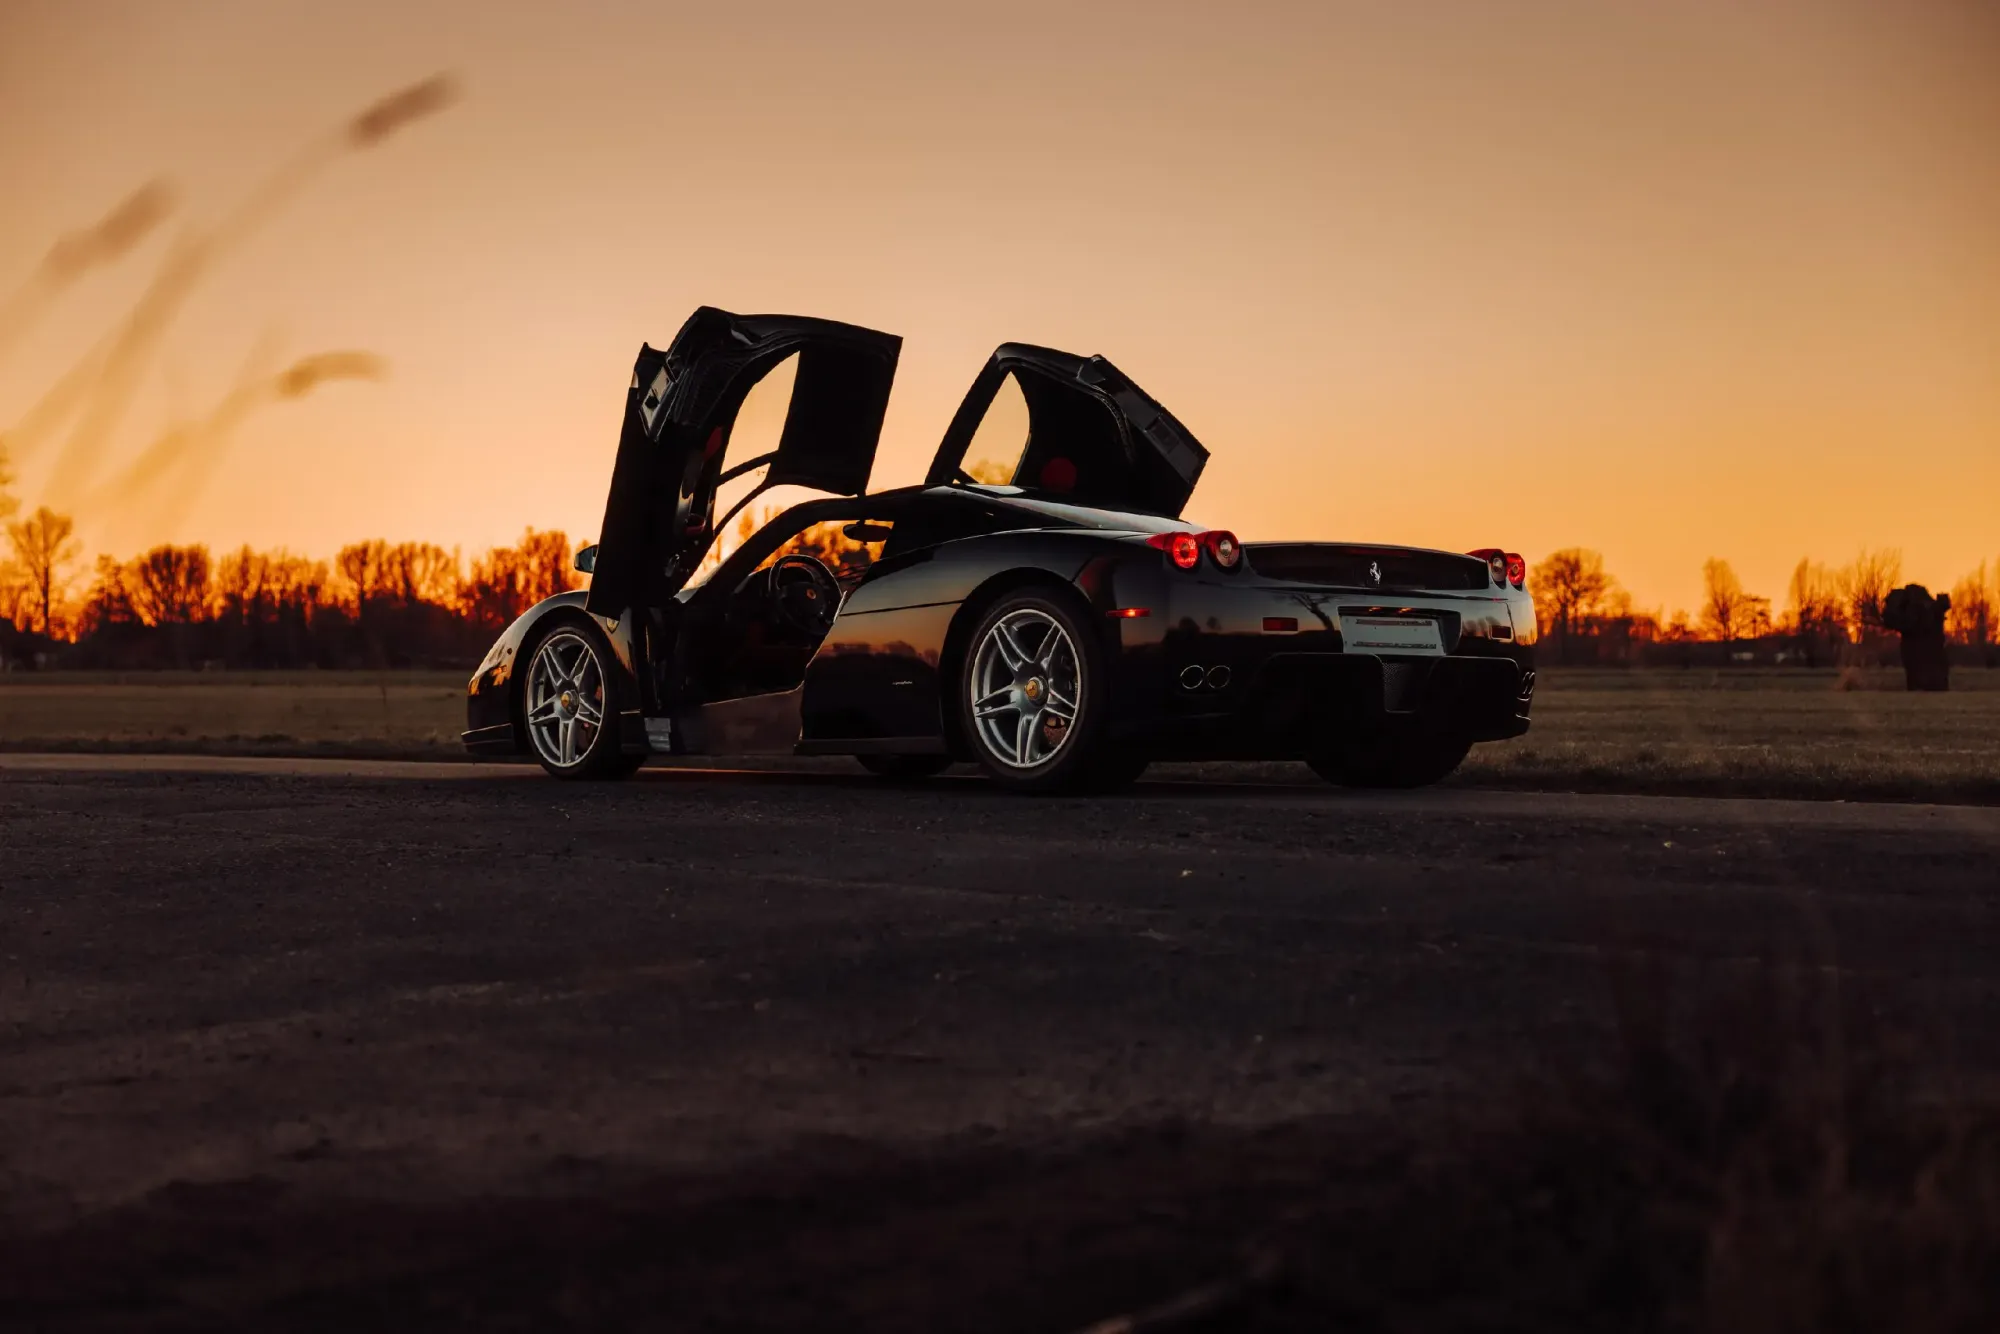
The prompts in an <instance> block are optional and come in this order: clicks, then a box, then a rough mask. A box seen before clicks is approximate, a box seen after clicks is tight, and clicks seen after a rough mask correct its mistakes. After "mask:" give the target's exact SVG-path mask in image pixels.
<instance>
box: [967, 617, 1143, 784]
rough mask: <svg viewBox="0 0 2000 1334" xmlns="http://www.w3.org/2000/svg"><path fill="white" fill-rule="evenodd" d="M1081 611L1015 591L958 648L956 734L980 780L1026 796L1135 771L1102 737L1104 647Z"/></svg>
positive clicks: (1122, 778)
mask: <svg viewBox="0 0 2000 1334" xmlns="http://www.w3.org/2000/svg"><path fill="white" fill-rule="evenodd" d="M1090 624H1091V622H1090V620H1089V613H1088V611H1087V610H1086V609H1084V608H1083V607H1082V606H1081V605H1080V604H1079V603H1078V601H1077V599H1075V598H1073V597H1066V596H1063V595H1062V594H1061V593H1059V592H1056V591H1054V590H1043V589H1040V588H1032V589H1022V590H1020V591H1018V592H1015V593H1011V594H1008V595H1005V596H1003V597H1001V598H1000V599H999V600H998V601H997V602H995V603H994V604H993V605H992V606H990V607H988V608H987V609H986V612H985V614H984V616H983V617H982V618H981V619H980V621H979V623H978V625H977V627H976V628H975V629H974V630H973V632H972V636H971V638H970V639H969V640H967V641H966V643H967V647H966V654H965V658H964V663H965V666H964V670H963V674H962V675H961V677H960V694H959V699H960V702H961V705H962V709H963V713H962V718H963V721H964V733H963V735H964V737H965V739H966V740H967V741H968V742H969V743H970V744H971V748H972V752H973V756H974V758H976V759H977V760H978V761H979V764H980V767H981V768H983V769H985V770H986V772H987V774H988V775H990V776H991V777H993V778H995V779H998V780H999V781H1000V782H1002V783H1004V784H1006V785H1007V786H1009V787H1014V788H1021V789H1024V790H1030V791H1054V790H1058V789H1069V790H1075V789H1077V788H1083V787H1102V786H1107V785H1110V786H1115V785H1117V784H1119V783H1122V782H1130V781H1131V779H1132V778H1133V777H1135V776H1136V775H1137V774H1138V771H1139V769H1140V768H1142V767H1144V766H1143V764H1139V765H1133V764H1130V763H1127V762H1126V761H1127V758H1128V757H1126V756H1124V755H1122V754H1120V753H1118V752H1115V751H1113V750H1112V749H1111V748H1110V747H1108V746H1107V745H1106V744H1105V742H1104V740H1103V738H1102V736H1101V735H1100V734H1101V733H1102V731H1103V719H1102V715H1103V713H1104V706H1103V703H1102V701H1103V699H1104V688H1105V682H1104V679H1103V678H1104V672H1103V665H1102V664H1103V661H1104V658H1103V649H1102V647H1101V646H1100V645H1099V644H1098V642H1097V641H1096V640H1095V639H1093V638H1092V637H1091V636H1090V633H1089V628H1090Z"/></svg>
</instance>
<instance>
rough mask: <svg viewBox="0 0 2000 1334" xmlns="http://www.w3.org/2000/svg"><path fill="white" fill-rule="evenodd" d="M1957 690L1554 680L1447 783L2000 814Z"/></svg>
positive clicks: (448, 682)
mask: <svg viewBox="0 0 2000 1334" xmlns="http://www.w3.org/2000/svg"><path fill="white" fill-rule="evenodd" d="M1952 684H1953V689H1952V691H1951V693H1949V694H1944V695H1912V694H1907V693H1905V692H1904V691H1903V690H1902V689H1901V688H1900V687H1901V674H1900V673H1898V672H1891V671H1879V672H1869V673H1864V674H1861V675H1858V676H1857V675H1854V674H1852V673H1850V674H1847V675H1845V676H1843V675H1842V674H1841V673H1838V672H1835V671H1832V670H1826V671H1811V670H1804V669H1782V668H1779V669H1758V668H1742V669H1731V670H1723V671H1715V670H1701V671H1692V670H1691V671H1675V670H1653V671H1623V670H1616V669H1569V670H1564V669H1553V670H1550V671H1547V672H1545V673H1544V674H1543V677H1542V688H1541V692H1540V694H1539V696H1538V698H1537V700H1536V703H1535V719H1536V721H1535V728H1534V731H1533V732H1532V733H1530V734H1529V735H1528V736H1527V737H1525V738H1523V739H1522V740H1519V741H1514V742H1507V743H1502V744H1496V745H1490V746H1481V747H1479V748H1477V749H1476V750H1475V751H1474V752H1473V755H1472V758H1471V759H1470V760H1469V761H1467V763H1466V765H1465V767H1464V768H1463V769H1462V770H1461V771H1460V773H1459V775H1458V777H1456V778H1455V779H1454V780H1453V781H1454V782H1460V783H1467V784H1476V785H1481V786H1506V787H1523V788H1557V789H1577V790H1586V791H1626V792H1687V793H1740V794H1743V795H1759V796H1803V797H1824V798H1853V799H1868V800H1905V801H1908V800H1920V801H1921V800H1928V801H1978V802H2000V671H1995V670H1981V669H1972V668H1960V669H1958V670H1957V671H1955V672H1954V673H1953V677H1952ZM464 698H465V677H464V674H462V673H457V672H232V673H223V672H178V673H175V672H166V673H119V674H105V673H69V674H56V673H49V674H42V675H35V674H29V673H17V674H11V675H8V676H4V677H0V749H6V750H14V751H46V750H151V751H205V752H220V753H237V754H260V753H261V754H307V755H315V754H318V755H379V756H412V757H419V756H424V757H449V756H455V755H457V754H459V753H460V752H459V749H458V734H459V732H460V730H461V729H462V728H463V727H464V725H465V723H464ZM1167 771H1168V772H1182V773H1188V774H1204V775H1206V774H1213V775H1216V776H1221V775H1223V774H1225V773H1226V774H1244V775H1245V776H1248V772H1250V771H1246V770H1245V768H1244V767H1243V766H1228V767H1225V766H1170V767H1168V768H1167ZM1254 772H1257V773H1260V774H1261V775H1262V776H1266V777H1277V776H1281V775H1282V776H1288V777H1296V776H1297V775H1298V774H1299V773H1300V772H1301V771H1300V770H1298V768H1297V766H1256V767H1255V769H1254Z"/></svg>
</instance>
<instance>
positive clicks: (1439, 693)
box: [1113, 653, 1534, 759]
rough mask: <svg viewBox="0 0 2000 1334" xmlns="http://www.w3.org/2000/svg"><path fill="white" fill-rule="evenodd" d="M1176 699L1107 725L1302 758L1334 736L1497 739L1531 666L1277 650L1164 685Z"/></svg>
mask: <svg viewBox="0 0 2000 1334" xmlns="http://www.w3.org/2000/svg"><path fill="white" fill-rule="evenodd" d="M1169 689H1170V690H1171V691H1176V692H1179V693H1180V694H1182V695H1183V698H1181V699H1178V700H1175V699H1172V698H1171V696H1170V698H1169V703H1168V707H1165V708H1163V709H1161V710H1160V711H1159V712H1158V713H1157V714H1155V715H1153V716H1152V717H1147V718H1140V717H1129V716H1128V717H1127V718H1124V719H1122V720H1120V721H1119V722H1118V723H1117V724H1115V725H1114V727H1113V734H1114V735H1115V736H1117V737H1118V738H1119V739H1120V740H1122V741H1125V742H1127V743H1129V744H1133V745H1136V746H1137V747H1138V748H1139V749H1141V750H1144V751H1145V752H1147V753H1148V754H1150V755H1153V756H1154V757H1155V758H1158V759H1303V758H1304V757H1305V756H1306V755H1307V754H1308V753H1310V752H1311V751H1312V750H1314V749H1315V748H1316V747H1322V746H1325V745H1326V744H1328V743H1330V742H1332V741H1335V740H1337V739H1340V738H1352V737H1359V736H1374V735H1380V734H1383V733H1400V734H1403V735H1409V736H1417V735H1430V736H1444V737H1452V738H1456V739H1460V740H1465V741H1500V740H1505V739H1506V738H1509V737H1517V736H1521V735H1522V734H1524V733H1525V732H1527V730H1528V727H1529V725H1530V723H1529V716H1528V710H1529V706H1530V704H1531V703H1532V699H1533V691H1534V682H1533V672H1532V671H1528V672H1524V671H1523V670H1522V669H1521V668H1520V666H1519V665H1518V664H1516V663H1515V662H1514V661H1512V660H1511V659H1508V658H1502V657H1451V658H1385V657H1375V656H1372V655H1368V654H1359V653H1355V654H1337V653H1336V654H1326V653H1280V654H1273V655H1271V656H1270V657H1268V658H1266V659H1265V660H1264V661H1263V662H1261V663H1259V664H1257V665H1256V666H1255V668H1254V670H1253V671H1252V672H1251V674H1250V676H1249V677H1248V679H1247V680H1246V679H1244V678H1241V677H1239V676H1237V675H1236V674H1235V673H1234V672H1232V673H1230V676H1229V680H1228V683H1227V684H1226V685H1224V686H1221V687H1219V688H1218V687H1213V686H1209V685H1207V684H1205V683H1204V684H1203V685H1201V686H1199V687H1196V688H1194V689H1186V688H1184V687H1182V686H1181V685H1180V683H1179V682H1178V681H1177V680H1176V681H1174V682H1173V683H1171V685H1170V686H1169Z"/></svg>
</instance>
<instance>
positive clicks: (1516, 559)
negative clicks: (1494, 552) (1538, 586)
mask: <svg viewBox="0 0 2000 1334" xmlns="http://www.w3.org/2000/svg"><path fill="white" fill-rule="evenodd" d="M1507 582H1508V583H1510V584H1512V585H1514V587H1516V588H1526V587H1527V586H1528V562H1526V561H1524V560H1522V559H1521V556H1520V553H1519V552H1514V551H1510V552H1508V553H1507Z"/></svg>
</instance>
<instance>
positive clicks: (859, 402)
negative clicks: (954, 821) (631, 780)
mask: <svg viewBox="0 0 2000 1334" xmlns="http://www.w3.org/2000/svg"><path fill="white" fill-rule="evenodd" d="M901 346H902V342H901V340H900V339H899V338H897V337H895V336H893V335H891V334H885V333H879V332H877V331H875V330H872V329H864V328H859V327H857V326H854V325H848V324H837V323H834V322H831V321H827V320H818V319H808V318H802V317H796V316H789V315H733V314H730V313H728V312H726V311H722V310H717V309H713V308H711V307H703V308H702V309H700V310H697V311H696V312H695V313H694V315H693V316H692V317H690V318H689V320H688V322H687V323H686V324H685V325H683V326H682V327H681V330H680V332H679V333H678V334H677V335H676V336H675V337H674V341H673V343H672V344H671V345H670V346H669V347H668V348H667V349H666V350H665V351H664V352H662V351H657V350H655V349H654V348H652V347H650V346H647V347H642V348H641V349H640V352H639V359H638V363H637V365H636V366H635V367H634V368H633V373H632V383H631V387H630V389H629V391H628V393H627V395H626V401H625V417H624V425H623V430H622V432H621V434H620V436H619V441H618V453H617V458H616V461H615V463H614V465H613V468H612V473H611V487H610V496H609V498H608V499H607V501H606V503H605V507H604V521H603V526H602V528H601V530H600V535H599V539H598V542H597V544H596V545H595V546H593V547H586V548H584V549H583V550H582V551H580V552H578V553H577V557H576V564H577V568H578V569H580V570H582V571H584V572H586V573H588V574H589V575H590V584H589V588H588V590H587V591H577V592H569V593H562V594H558V595H557V596H555V597H551V598H548V599H547V600H545V601H543V602H541V603H538V604H537V605H536V606H534V607H532V608H531V609H529V610H528V611H527V612H526V613H524V614H523V615H522V616H521V617H520V618H519V619H518V620H517V621H515V622H514V623H513V625H511V626H510V627H508V629H507V630H506V632H505V633H503V634H502V635H501V636H500V638H499V640H498V642H496V643H495V644H494V645H493V647H492V649H491V650H490V651H489V652H488V653H487V655H486V658H485V660H484V661H483V662H481V663H480V665H479V670H478V672H477V673H476V674H475V675H474V676H473V678H472V681H471V686H470V697H469V699H468V701H467V721H468V730H467V731H466V733H465V737H464V740H465V744H466V746H467V747H468V748H469V749H471V750H473V751H475V752H479V753H521V752H526V753H530V754H532V755H533V756H534V757H535V758H536V759H537V760H539V761H540V762H541V765H542V767H543V768H544V769H546V770H547V771H548V772H549V773H551V774H554V775H555V776H557V777H559V778H615V777H620V776H624V775H627V774H630V773H632V772H633V771H634V770H636V769H638V768H639V766H640V765H642V764H644V763H645V761H646V758H647V756H648V755H652V754H659V753H664V754H673V755H717V754H728V755H754V754H760V753H763V754H769V753H783V754H794V755H852V756H854V757H855V759H856V760H858V761H859V763H860V764H861V765H862V766H863V767H864V768H866V769H868V770H870V771H871V772H873V773H876V774H880V775H884V776H886V777H892V778H903V779H917V778H922V777H925V776H928V775H931V774H935V773H938V772H940V771H942V770H943V769H945V768H946V767H947V766H949V765H950V764H952V763H953V762H955V761H971V762H975V763H977V764H978V765H979V766H980V768H982V769H983V770H985V772H986V773H987V774H989V775H991V777H992V778H993V779H995V780H996V781H998V782H1000V783H1003V784H1006V785H1007V786H1010V787H1015V788H1020V789H1026V790H1038V791H1055V790H1080V789H1103V788H1106V787H1113V786H1117V785H1120V784H1124V783H1129V782H1130V781H1132V780H1133V779H1134V778H1136V777H1137V776H1138V775H1139V773H1140V771H1141V770H1143V769H1144V768H1145V766H1146V765H1147V764H1148V763H1149V762H1151V761H1154V760H1192V759H1204V760H1270V759H1300V760H1304V761H1305V762H1306V763H1307V764H1309V765H1311V766H1312V768H1313V769H1314V770H1315V771H1317V772H1318V773H1319V774H1321V775H1322V776H1324V777H1325V778H1327V779H1329V780H1331V781H1334V782H1337V783H1344V784H1350V785H1355V786H1364V787H1416V786H1421V785H1423V784H1427V783H1433V782H1436V781H1437V780H1438V779H1440V778H1442V777H1444V776H1445V775H1446V774H1448V773H1450V772H1451V771H1452V769H1453V768H1455V767H1456V766H1457V765H1458V764H1459V762H1460V761H1462V760H1463V759H1464V758H1465V755H1466V753H1467V751H1468V750H1469V749H1470V748H1471V747H1472V746H1473V745H1474V744H1475V743H1477V742H1481V741H1494V740H1499V739H1501V738H1505V737H1514V736H1519V735H1521V734H1522V733H1524V732H1525V731H1527V729H1528V713H1529V705H1530V702H1531V701H1532V699H1533V697H1534V691H1535V672H1534V666H1533V647H1532V646H1533V641H1534V638H1535V612H1534V607H1533V604H1532V602H1531V601H1530V599H1529V597H1528V594H1527V592H1526V590H1525V569H1524V566H1523V563H1522V560H1521V557H1520V556H1518V555H1515V554H1512V553H1510V552H1507V551H1505V550H1502V549H1499V548H1487V549H1482V550H1477V551H1474V552H1472V553H1471V554H1469V555H1460V554H1456V553H1452V552H1444V551H1427V550H1421V549H1415V548H1409V547H1392V546H1370V545H1359V544H1353V543H1340V542H1253V543H1239V542H1238V541H1237V540H1236V538H1235V537H1234V536H1233V535H1232V534H1230V533H1229V532H1228V531H1226V530H1223V529H1217V528H1209V527H1206V526H1204V525H1201V524H1196V523H1191V522H1188V521H1186V520H1184V519H1182V518H1181V512H1182V510H1183V508H1184V507H1185V506H1186V505H1187V502H1188V498H1189V496H1190V495H1191V494H1192V493H1193V491H1194V488H1195V483H1196V482H1197V481H1198V480H1199V479H1200V477H1201V473H1202V467H1203V465H1204V464H1205V463H1206V462H1207V460H1208V451H1207V450H1206V449H1204V448H1203V447H1202V445H1201V443H1200V442H1199V441H1197V440H1196V439H1195V438H1194V436H1193V435H1192V434H1191V433H1189V431H1188V430H1187V428H1186V427H1185V426H1183V425H1182V424H1181V423H1180V422H1179V421H1178V420H1176V419H1175V418H1174V416H1173V414H1171V413H1169V412H1168V411H1167V410H1166V409H1164V408H1162V407H1161V406H1160V405H1159V403H1157V402H1155V401H1154V400H1153V399H1152V398H1151V397H1150V396H1149V395H1147V394H1146V393H1145V392H1144V391H1143V390H1141V389H1140V388H1139V387H1138V386H1137V385H1135V384H1133V383H1132V381H1131V380H1129V379H1127V378H1126V377H1125V375H1124V374H1123V373H1121V372H1120V371H1119V370H1118V369H1117V367H1115V366H1113V365H1112V364H1111V363H1110V362H1108V361H1106V360H1105V359H1104V358H1102V357H1095V356H1092V357H1083V356H1073V355H1071V354H1069V353H1066V352H1057V351H1052V350H1051V349H1048V348H1043V347H1034V346H1030V345H1027V344H1023V343H1007V344H1004V345H1002V346H1001V347H1000V348H999V349H998V350H997V351H995V352H994V353H993V356H992V357H991V359H990V360H988V361H987V363H986V366H985V368H984V369H983V370H981V371H980V373H979V375H978V377H977V378H976V379H974V381H973V382H972V387H971V389H970V390H969V391H968V392H967V394H966V395H965V398H964V401H963V402H962V403H961V404H960V405H959V408H958V411H957V413H956V415H954V416H953V417H952V419H951V423H950V425H949V426H947V427H946V429H945V432H944V439H943V443H942V444H941V445H940V446H939V447H938V451H937V456H936V458H935V460H934V461H933V462H932V464H931V467H930V472H929V475H928V476H927V477H926V478H925V479H924V482H923V484H922V485H921V486H909V487H901V488H897V489H894V490H888V491H879V492H875V493H873V494H870V493H869V492H868V490H867V485H868V478H869V473H870V471H871V469H872V467H873V465H874V460H875V450H876V444H877V441H878V438H879V437H880V434H881V430H882V421H883V414H884V412H885V410H886V408H887V406H888V402H889V390H890V385H891V383H892V381H893V380H894V378H895V373H896V361H897V356H898V354H899V352H900V350H901ZM793 357H796V358H797V361H796V364H795V365H794V367H793V368H792V374H793V379H792V388H791V397H790V401H789V403H788V405H787V406H786V408H785V417H784V425H783V429H782V431H781V432H780V433H779V435H778V439H777V443H776V447H775V448H774V449H772V450H770V451H768V452H764V453H761V454H758V455H756V456H754V457H750V458H741V459H739V458H735V457H732V455H731V452H730V438H731V434H732V431H733V430H735V428H736V427H737V424H738V420H737V419H738V415H739V412H740V410H741V408H742V406H743V402H744V398H745V395H746V394H748V393H749V391H750V389H751V387H752V386H753V385H755V384H756V383H757V382H758V381H759V380H761V379H763V378H764V377H765V376H767V375H769V374H770V373H771V371H772V370H773V369H774V368H775V367H777V366H778V365H779V364H780V363H783V362H785V361H787V360H788V359H790V358H793ZM1003 395H1004V396H1005V397H1004V399H1003V397H1002V396H1003ZM760 468H761V469H763V470H764V475H763V477H762V478H761V479H760V480H758V481H756V482H755V484H754V485H752V486H751V487H750V489H749V491H748V492H747V494H745V495H744V496H743V497H742V498H741V499H740V500H738V501H737V502H736V504H735V505H734V506H733V507H731V508H730V509H729V510H728V511H727V512H726V513H724V514H722V515H720V516H718V515H717V514H716V509H717V500H716V497H717V492H718V490H719V489H720V488H721V487H722V486H724V484H726V483H728V482H731V481H732V480H734V479H737V478H742V477H746V476H748V475H750V474H752V473H753V472H755V471H756V470H758V469H760ZM778 486H791V487H803V488H809V489H811V490H813V491H817V492H821V493H824V498H818V499H811V500H807V501H805V502H804V503H802V504H796V505H793V506H791V507H790V508H788V509H785V510H783V511H782V512H780V513H778V514H777V515H776V516H775V517H773V518H771V519H770V520H769V521H768V522H766V523H765V524H764V525H763V526H762V527H761V528H758V529H756V530H755V532H754V533H753V534H752V535H750V536H748V537H747V538H745V539H744V540H743V541H742V542H741V543H740V544H739V545H737V546H736V547H735V548H734V549H733V550H731V551H729V552H728V553H727V554H726V555H723V556H721V557H720V559H717V558H716V556H715V555H712V554H711V549H712V548H717V547H718V537H719V535H720V534H722V533H724V532H726V531H728V528H729V524H730V522H731V520H733V519H734V518H735V516H736V515H737V514H738V513H740V512H741V511H742V510H743V508H744V507H745V506H746V505H748V504H749V503H750V502H751V500H753V499H754V498H755V497H757V496H758V495H760V494H762V493H764V492H765V491H768V490H769V489H770V488H773V487H778ZM828 524H838V525H845V527H844V529H843V531H844V534H845V536H846V537H847V539H848V541H849V542H850V543H853V544H856V546H857V547H858V548H859V549H860V550H862V551H865V552H866V553H867V557H868V558H867V559H866V560H865V561H860V560H857V561H854V562H851V563H850V562H842V563H841V564H842V568H840V569H835V568H833V567H831V566H830V565H829V564H828V563H827V562H825V561H822V560H821V559H819V558H818V557H817V556H815V555H813V554H810V553H808V552H804V551H800V550H798V549H796V539H798V538H799V537H800V536H801V535H802V534H805V533H807V532H808V531H809V530H814V529H817V528H819V526H821V525H828Z"/></svg>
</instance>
